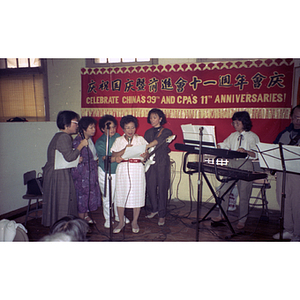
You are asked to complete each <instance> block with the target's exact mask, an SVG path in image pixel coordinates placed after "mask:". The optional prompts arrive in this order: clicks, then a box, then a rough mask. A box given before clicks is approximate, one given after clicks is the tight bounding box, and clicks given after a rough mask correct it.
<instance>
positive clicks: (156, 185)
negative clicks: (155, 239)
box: [146, 156, 170, 218]
mask: <svg viewBox="0 0 300 300" xmlns="http://www.w3.org/2000/svg"><path fill="white" fill-rule="evenodd" d="M146 180H147V194H148V196H149V200H150V204H151V212H157V211H158V217H159V218H164V217H165V216H166V210H167V200H168V189H169V187H170V158H169V156H168V158H167V159H165V160H164V161H163V163H159V162H156V163H155V164H154V165H151V167H150V168H149V170H148V172H147V173H146Z"/></svg>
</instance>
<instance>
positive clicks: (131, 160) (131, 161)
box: [121, 158, 142, 163]
mask: <svg viewBox="0 0 300 300" xmlns="http://www.w3.org/2000/svg"><path fill="white" fill-rule="evenodd" d="M122 162H129V163H140V162H142V161H141V160H140V159H133V158H130V159H127V160H122V161H121V163H122Z"/></svg>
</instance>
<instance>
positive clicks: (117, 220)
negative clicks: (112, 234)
mask: <svg viewBox="0 0 300 300" xmlns="http://www.w3.org/2000/svg"><path fill="white" fill-rule="evenodd" d="M115 221H116V222H120V219H119V217H115ZM124 221H125V223H126V224H129V223H130V221H129V219H128V218H126V217H124Z"/></svg>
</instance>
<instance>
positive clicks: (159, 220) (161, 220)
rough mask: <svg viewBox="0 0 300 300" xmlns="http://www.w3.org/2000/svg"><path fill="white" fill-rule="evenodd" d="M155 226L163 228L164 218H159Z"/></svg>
mask: <svg viewBox="0 0 300 300" xmlns="http://www.w3.org/2000/svg"><path fill="white" fill-rule="evenodd" d="M157 224H158V226H164V225H165V218H159V219H158V223H157Z"/></svg>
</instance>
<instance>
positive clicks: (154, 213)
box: [146, 211, 158, 219]
mask: <svg viewBox="0 0 300 300" xmlns="http://www.w3.org/2000/svg"><path fill="white" fill-rule="evenodd" d="M157 214H158V211H157V212H152V213H151V214H149V215H147V216H146V218H147V219H152V218H153V217H155V216H156V215H157Z"/></svg>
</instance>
